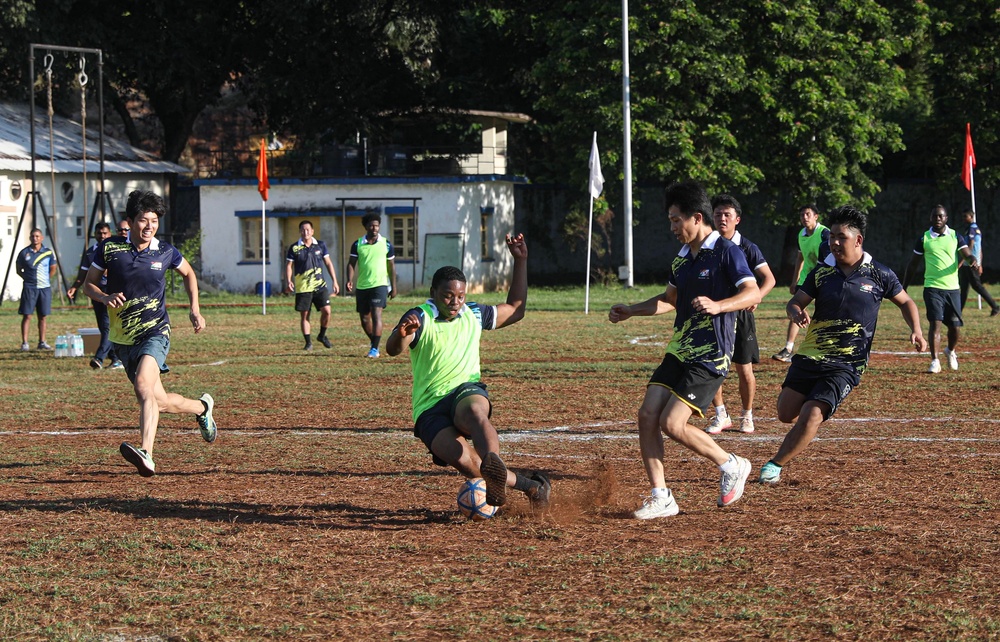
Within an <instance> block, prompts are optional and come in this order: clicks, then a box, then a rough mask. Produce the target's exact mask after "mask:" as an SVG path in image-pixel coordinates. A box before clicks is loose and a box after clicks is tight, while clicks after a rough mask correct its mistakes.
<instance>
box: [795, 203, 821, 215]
mask: <svg viewBox="0 0 1000 642" xmlns="http://www.w3.org/2000/svg"><path fill="white" fill-rule="evenodd" d="M802 210H812V211H814V212H816V215H817V216H819V208H818V207H816V203H805V204H803V205H799V209H797V210H795V211H796V212H797V213H799V214H801V213H802Z"/></svg>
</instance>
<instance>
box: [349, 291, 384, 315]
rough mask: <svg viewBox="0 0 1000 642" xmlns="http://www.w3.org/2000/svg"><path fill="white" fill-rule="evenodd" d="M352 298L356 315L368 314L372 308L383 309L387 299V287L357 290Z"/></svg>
mask: <svg viewBox="0 0 1000 642" xmlns="http://www.w3.org/2000/svg"><path fill="white" fill-rule="evenodd" d="M354 296H355V299H356V301H357V303H356V305H357V311H358V314H369V313H370V312H371V311H372V308H385V303H386V301H387V300H388V299H389V286H387V285H382V286H379V287H377V288H365V289H364V290H358V291H357V293H356V294H355V295H354Z"/></svg>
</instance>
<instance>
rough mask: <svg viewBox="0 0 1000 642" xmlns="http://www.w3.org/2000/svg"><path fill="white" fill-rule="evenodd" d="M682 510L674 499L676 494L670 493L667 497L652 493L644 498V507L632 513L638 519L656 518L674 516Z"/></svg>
mask: <svg viewBox="0 0 1000 642" xmlns="http://www.w3.org/2000/svg"><path fill="white" fill-rule="evenodd" d="M668 493H669V491H668ZM680 510H681V509H680V507H678V506H677V502H676V501H674V494H673V493H669V494H668V495H667V496H666V497H656V496H654V495H650V496H649V497H647V498H646V499H645V500H643V502H642V508H640V509H639V510H637V511H635V512H634V513H632V515H633V516H634V517H635V518H636V519H655V518H657V517H673V516H674V515H676V514H677V513H679V512H680Z"/></svg>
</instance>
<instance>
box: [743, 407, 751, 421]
mask: <svg viewBox="0 0 1000 642" xmlns="http://www.w3.org/2000/svg"><path fill="white" fill-rule="evenodd" d="M743 418H744V419H753V408H751V409H750V410H744V411H743Z"/></svg>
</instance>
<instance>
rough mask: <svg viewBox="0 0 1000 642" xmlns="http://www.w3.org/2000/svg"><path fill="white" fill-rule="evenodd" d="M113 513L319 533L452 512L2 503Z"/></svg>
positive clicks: (103, 500) (438, 519)
mask: <svg viewBox="0 0 1000 642" xmlns="http://www.w3.org/2000/svg"><path fill="white" fill-rule="evenodd" d="M95 510H97V511H102V510H103V511H112V512H115V513H120V514H122V515H129V516H132V517H138V518H146V519H164V518H171V519H187V520H197V521H206V522H217V523H226V524H230V525H238V524H277V525H280V526H289V527H300V526H306V527H311V528H316V529H319V530H327V529H329V530H373V529H375V530H402V529H405V528H410V527H412V526H415V525H419V524H433V523H447V522H450V521H452V520H453V519H454V517H455V513H454V512H452V511H447V512H442V511H432V510H429V509H424V508H408V509H394V510H383V509H376V508H370V507H365V506H357V505H355V504H351V503H349V502H337V503H323V504H251V503H246V502H200V501H177V500H165V499H156V498H151V497H149V498H145V499H140V500H124V499H118V498H113V497H91V498H83V499H52V500H43V499H24V500H12V501H3V502H0V512H8V511H9V512H16V511H37V512H41V513H77V514H80V513H83V514H86V512H88V511H95Z"/></svg>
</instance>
